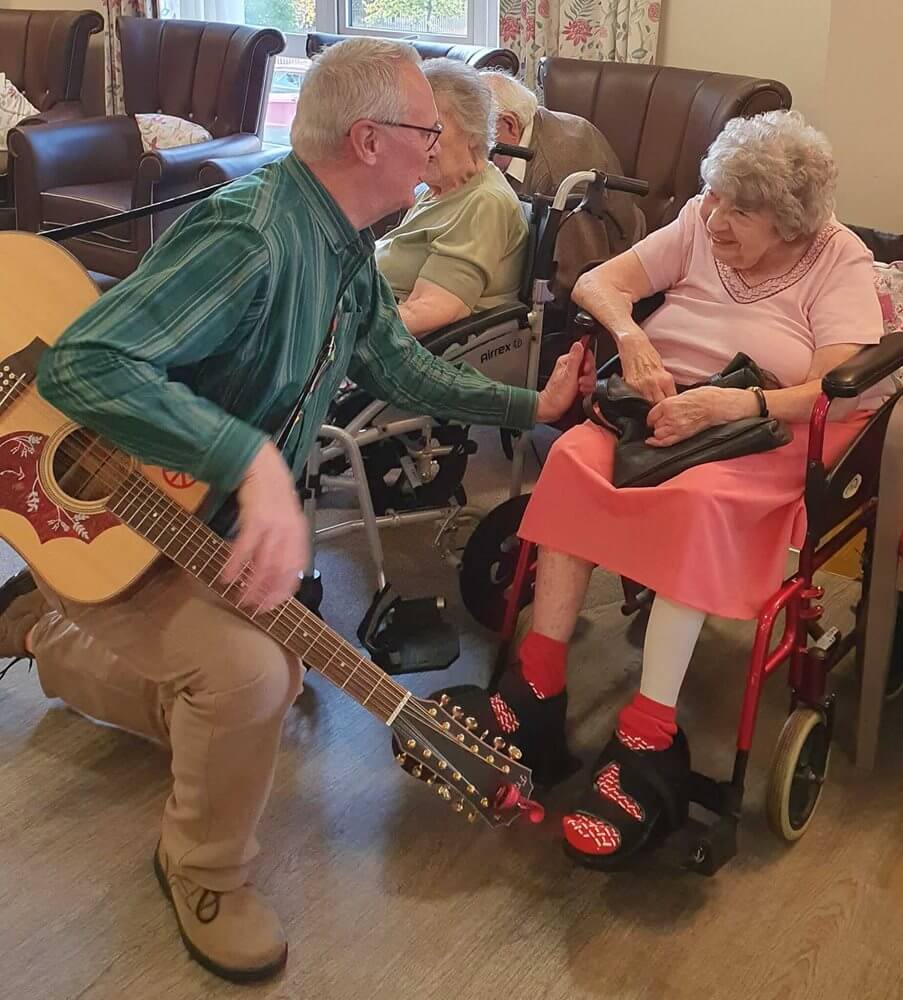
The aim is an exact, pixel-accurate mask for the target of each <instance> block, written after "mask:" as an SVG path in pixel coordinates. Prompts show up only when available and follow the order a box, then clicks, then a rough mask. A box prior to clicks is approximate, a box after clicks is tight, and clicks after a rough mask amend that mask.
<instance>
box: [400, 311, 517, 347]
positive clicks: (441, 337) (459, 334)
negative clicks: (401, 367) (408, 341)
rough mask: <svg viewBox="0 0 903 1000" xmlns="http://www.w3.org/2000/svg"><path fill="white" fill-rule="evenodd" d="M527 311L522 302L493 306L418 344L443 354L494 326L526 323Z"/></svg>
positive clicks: (451, 325) (435, 332)
mask: <svg viewBox="0 0 903 1000" xmlns="http://www.w3.org/2000/svg"><path fill="white" fill-rule="evenodd" d="M529 311H530V310H529V309H528V308H527V306H525V305H524V304H523V302H515V303H513V304H512V305H507V306H495V308H493V309H486V310H485V311H484V312H478V313H474V314H473V315H472V316H468V317H467V319H460V320H458V322H457V323H450V324H449V325H448V326H443V327H442V328H441V329H440V330H434V331H433V332H432V333H428V334H427V335H426V336H425V337H424V338H423V339H422V340H421V341H420V343H421V344H423V346H424V347H425V348H426V349H427V350H428V351H432V352H433V354H440V355H441V354H444V353H445V352H446V351H447V350H448V349H449V347H451V346H452V344H463V343H464V342H465V341H467V340H469V339H470V338H471V337H473V336H475V335H476V334H478V333H485V331H486V330H489V329H491V328H492V327H494V326H501V325H502V323H509V322H511V320H516V321H517V322H518V323H521V322H522V323H524V324H526V322H527V316H528V314H529Z"/></svg>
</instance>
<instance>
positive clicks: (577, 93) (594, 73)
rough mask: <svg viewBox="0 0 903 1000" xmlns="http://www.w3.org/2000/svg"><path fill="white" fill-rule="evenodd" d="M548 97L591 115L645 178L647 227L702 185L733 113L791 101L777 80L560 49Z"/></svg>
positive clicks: (546, 66) (549, 70) (670, 215)
mask: <svg viewBox="0 0 903 1000" xmlns="http://www.w3.org/2000/svg"><path fill="white" fill-rule="evenodd" d="M539 77H540V82H541V84H542V86H543V89H544V92H545V104H546V107H548V108H549V109H550V110H552V111H566V112H568V113H570V114H572V115H581V116H582V117H583V118H587V119H589V121H591V122H592V123H593V124H594V125H595V126H596V127H597V128H598V129H599V130H600V131H601V132H603V133H604V134H605V135H606V136H607V137H608V140H609V142H611V144H612V146H613V147H614V150H615V152H616V153H617V154H618V158H619V159H620V161H621V164H622V166H623V168H624V172H625V173H626V174H628V175H630V176H631V177H640V178H642V179H643V180H644V181H648V182H649V185H650V190H649V194H648V195H647V196H646V197H645V198H641V199H637V204H638V205H639V206H640V208H642V210H643V212H644V213H645V215H646V221H647V224H648V229H649V231H650V232H651V231H652V230H653V229H658V228H659V227H660V226H663V225H666V224H667V223H669V222H671V221H672V220H673V219H674V218H676V216H677V214H678V212H680V210H681V208H683V206H684V205H685V204H686V203H687V201H689V199H690V198H692V197H693V196H694V195H695V194H697V193H698V192H699V186H700V179H699V164H700V161H701V160H702V157H703V155H704V154H705V151H706V149H707V148H708V147H709V145H710V143H711V142H712V140H713V139H714V138H715V137H716V136H717V135H718V133H719V132H720V131H721V130H722V129H723V128H724V126H725V124H726V123H727V122H728V120H729V119H731V118H736V117H741V116H742V117H750V116H752V115H756V114H759V113H761V112H763V111H774V110H777V109H780V108H789V107H790V101H791V96H790V91H789V90H788V89H787V87H785V86H784V84H783V83H779V82H778V81H777V80H767V79H756V78H755V77H749V76H733V75H730V74H727V73H710V72H706V71H704V70H692V69H677V68H676V67H673V66H645V65H635V64H632V63H616V62H590V61H584V60H581V59H564V58H560V57H557V56H554V57H549V58H548V59H545V60H543V61H542V63H541V65H540V69H539Z"/></svg>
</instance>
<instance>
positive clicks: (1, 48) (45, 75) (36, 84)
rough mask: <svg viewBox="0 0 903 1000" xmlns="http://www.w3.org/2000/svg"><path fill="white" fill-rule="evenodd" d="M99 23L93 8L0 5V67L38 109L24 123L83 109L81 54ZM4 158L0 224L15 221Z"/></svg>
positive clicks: (76, 114) (0, 160)
mask: <svg viewBox="0 0 903 1000" xmlns="http://www.w3.org/2000/svg"><path fill="white" fill-rule="evenodd" d="M102 28H103V18H102V17H101V16H100V14H98V13H97V12H96V11H93V10H0V72H2V73H5V74H6V76H7V78H8V79H9V80H10V81H11V82H12V83H13V85H14V86H15V87H16V88H17V89H18V90H19V91H21V93H23V94H24V95H25V96H26V97H27V98H28V100H29V101H30V102H31V104H32V105H34V107H36V108H37V109H38V112H39V117H36V118H29V119H28V122H34V123H37V122H49V121H63V120H65V119H69V118H80V117H81V116H82V115H83V114H84V111H83V108H82V104H81V91H82V77H83V75H84V71H85V53H86V51H87V48H88V39H89V38H90V37H91V35H93V34H95V33H96V32H98V31H100V30H101V29H102ZM22 124H25V123H22ZM7 160H8V157H7V154H6V152H5V151H0V229H5V228H9V227H10V226H11V225H12V224H13V222H14V220H15V215H14V212H13V197H12V175H11V173H9V171H8V162H7Z"/></svg>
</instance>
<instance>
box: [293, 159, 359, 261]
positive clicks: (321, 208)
mask: <svg viewBox="0 0 903 1000" xmlns="http://www.w3.org/2000/svg"><path fill="white" fill-rule="evenodd" d="M282 167H283V169H284V170H285V172H286V173H287V174H288V175H289V177H291V179H292V180H293V181H294V182H295V183H296V184H297V185H298V187H299V188H301V190H302V192H303V193H304V194H305V195H307V198H308V203H309V204H310V206H311V208H312V209H313V213H314V217H315V219H316V220H317V222H319V224H320V227H321V228H322V230H323V232H324V233H325V235H326V239H327V240H328V241H329V243H330V244H331V245H332V248H333V250H335V251H336V252H337V253H343V252H345V251H347V250H352V251H353V250H359V251H361V250H362V251H365V252H366V251H367V250H372V249H373V234H372V233H371V232H370V230H369V229H365V230H364V231H363V232H358V231H357V230H356V229H355V228H354V226H352V225H351V222H350V221H349V219H348V216H347V215H345V213H344V212H343V211H342V210H341V208H339V206H338V203H337V202H336V200H335V199H334V198H333V197H332V195H331V194H330V193H329V192H328V191H327V190H326V188H325V187H323V185H322V184H321V183H320V182H319V181H318V180H317V178H316V177H315V176H314V175H313V172H312V171H311V169H310V167H308V166H307V164H306V163H302V162H301V160H299V159H298V157H297V156H295V154H294V153H289V154H288V155H287V156H286V157H285V158H284V159H283V160H282Z"/></svg>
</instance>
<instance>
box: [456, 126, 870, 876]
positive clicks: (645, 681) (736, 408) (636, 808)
mask: <svg viewBox="0 0 903 1000" xmlns="http://www.w3.org/2000/svg"><path fill="white" fill-rule="evenodd" d="M701 173H702V179H703V181H704V183H705V187H704V190H703V193H702V194H701V195H699V196H697V197H696V198H694V199H692V200H691V201H690V202H688V203H687V205H686V206H685V207H684V209H683V210H682V211H681V213H680V215H679V217H678V218H677V219H676V220H675V221H674V222H673V223H671V224H670V225H668V226H666V227H664V228H663V229H660V230H658V231H657V232H655V233H652V234H651V235H649V236H647V237H646V238H645V239H644V240H642V241H641V242H640V243H638V244H637V246H636V247H634V248H633V249H632V250H629V251H627V252H626V253H624V254H621V255H620V256H618V257H615V258H613V259H612V260H611V261H609V262H607V263H605V264H603V265H601V266H600V267H597V268H595V269H594V270H592V271H590V272H588V273H586V274H585V275H584V276H583V277H581V278H580V279H579V281H578V282H577V285H576V287H575V289H574V299H575V300H576V302H577V303H578V305H580V306H581V307H582V308H583V309H585V310H587V311H588V312H589V313H591V314H592V315H593V316H594V317H595V319H597V320H598V321H599V322H600V323H602V324H603V325H604V326H606V327H607V328H608V329H609V330H610V331H611V332H612V334H613V336H614V337H615V340H616V342H617V347H618V352H619V355H620V361H621V365H622V369H623V377H624V380H625V381H626V382H627V383H628V385H629V386H630V387H631V388H632V389H633V390H635V391H636V392H638V393H639V394H641V395H642V396H643V397H644V398H645V399H646V400H648V401H649V402H650V403H653V404H654V406H653V407H652V409H651V411H650V412H649V417H648V426H649V438H648V444H650V445H652V446H655V447H663V448H667V447H668V446H670V445H673V444H675V443H677V442H680V441H682V440H684V439H686V438H689V437H691V436H693V435H695V434H697V433H698V432H700V431H703V430H705V429H706V428H709V427H713V426H716V425H720V424H725V423H728V422H730V421H734V420H739V419H741V418H745V417H754V416H757V415H760V414H761V415H763V416H764V415H768V414H770V415H771V416H773V417H775V418H778V419H780V420H782V421H784V422H786V423H787V424H788V425H789V427H790V429H791V431H792V432H793V439H792V441H791V442H790V443H789V444H786V445H785V446H784V447H781V448H778V449H776V450H772V451H767V452H762V453H758V454H752V455H746V456H745V457H742V458H735V459H730V460H723V461H712V462H709V463H708V464H702V465H697V466H695V467H692V468H689V469H687V470H686V471H684V472H682V473H681V474H680V475H678V476H676V477H674V478H672V479H670V480H668V481H666V482H664V483H662V484H661V485H659V486H654V487H646V488H642V489H616V488H614V487H613V486H612V484H611V476H612V468H613V455H614V450H615V441H616V438H615V436H614V435H613V434H612V433H611V432H610V431H608V430H606V429H603V428H601V427H599V426H597V425H596V424H594V423H592V422H587V423H584V424H582V425H581V426H578V427H575V428H573V429H572V430H570V431H568V432H567V433H566V434H564V435H563V436H562V437H561V438H560V439H559V440H558V441H557V442H556V444H555V445H554V446H553V448H552V450H551V453H550V455H549V458H548V460H547V461H546V464H545V466H544V468H543V471H542V474H541V476H540V479H539V482H538V484H537V487H536V490H535V492H534V493H533V496H532V499H531V501H530V504H529V506H528V508H527V510H526V513H525V516H524V518H523V522H522V524H521V528H520V534H521V537H522V538H524V539H526V540H528V541H531V542H534V543H536V544H537V545H538V546H539V559H538V566H537V577H536V591H535V605H534V609H533V620H532V631H530V632H529V633H528V634H527V635H526V637H525V638H524V640H523V642H522V643H521V645H520V648H519V650H518V658H517V662H516V664H515V665H514V667H513V668H512V669H510V670H508V671H507V672H506V673H505V675H504V676H503V677H502V679H501V681H500V684H499V687H498V690H497V691H495V692H494V693H490V692H486V691H481V690H480V689H471V690H470V691H469V692H468V697H467V699H465V698H464V697H463V696H460V695H457V696H456V697H455V700H456V701H457V702H459V703H460V705H461V706H462V708H463V709H464V710H465V712H466V714H468V715H471V716H475V717H477V719H478V722H479V724H480V725H481V726H484V727H487V728H488V729H489V731H490V738H492V737H493V736H496V735H498V736H499V737H501V738H503V739H505V740H509V741H513V742H515V743H516V744H517V746H518V747H519V748H520V749H521V750H522V752H523V757H524V760H525V762H527V763H528V764H529V765H530V766H531V767H533V769H534V776H535V777H536V778H537V779H538V780H541V781H544V783H547V784H551V783H553V782H554V781H556V780H560V779H561V778H562V777H564V776H566V774H567V773H569V771H570V770H571V769H572V766H573V764H572V759H571V757H570V754H569V752H568V747H567V741H566V736H565V715H566V706H567V693H566V686H565V682H566V661H567V652H568V643H569V641H570V639H571V636H572V634H573V631H574V627H575V624H576V621H577V616H578V614H579V612H580V609H581V606H582V604H583V600H584V596H585V594H586V589H587V585H588V583H589V579H590V575H591V573H592V570H593V568H594V567H595V566H602V567H604V568H606V569H607V570H610V571H612V572H614V573H617V574H620V575H622V576H624V577H627V578H629V579H631V580H634V581H636V582H638V583H641V584H643V585H644V586H646V587H648V588H649V589H650V590H651V591H653V592H654V593H655V595H656V596H655V599H654V602H653V605H652V609H651V614H650V617H649V622H648V627H647V632H646V640H645V648H644V655H643V671H642V678H641V683H640V689H639V691H638V692H637V694H636V695H635V697H634V698H633V699H632V700H631V701H630V703H629V704H628V705H626V706H625V707H624V708H623V709H622V710H621V711H620V714H619V716H618V720H617V726H616V731H615V734H614V735H613V736H612V738H611V740H610V741H609V742H608V743H607V744H606V746H605V748H604V749H603V750H602V752H601V755H600V757H599V759H598V760H597V761H596V763H595V765H594V767H593V769H592V779H591V783H590V785H589V787H587V788H586V790H585V793H584V795H583V797H582V798H581V800H580V801H579V802H578V803H577V804H576V806H575V807H574V808H573V809H572V810H571V811H570V812H569V813H568V814H567V815H566V816H565V818H564V820H563V832H564V837H565V849H566V850H567V852H568V853H569V854H570V855H571V856H572V857H573V858H575V859H576V860H577V861H579V862H580V863H583V864H585V865H587V866H589V867H594V868H601V869H613V868H616V867H618V866H620V865H621V864H623V863H624V861H625V860H626V859H627V858H628V857H629V856H630V855H632V854H635V853H636V852H637V851H638V850H640V849H641V848H643V847H644V846H645V845H647V844H648V843H650V842H651V840H652V838H653V834H655V833H656V831H658V832H666V831H667V830H668V829H670V828H673V826H675V825H679V824H677V823H675V821H674V819H673V818H674V817H675V816H681V817H685V816H686V808H687V784H688V778H689V772H690V754H689V748H688V744H687V740H686V738H685V736H684V734H683V732H682V731H681V730H680V729H679V728H678V726H677V722H676V704H677V698H678V693H679V691H680V688H681V684H682V682H683V678H684V675H685V673H686V670H687V667H688V665H689V662H690V657H691V655H692V653H693V649H694V647H695V645H696V641H697V638H698V636H699V633H700V630H701V628H702V625H703V623H704V621H705V618H706V616H707V615H709V614H712V615H719V616H722V617H727V618H737V619H750V618H754V617H756V616H757V614H758V613H759V610H760V608H761V606H762V605H763V603H764V602H765V600H766V599H767V598H768V597H769V596H770V595H771V593H773V592H774V591H775V590H776V589H777V587H778V586H779V584H780V581H781V579H782V575H783V571H784V566H785V560H786V555H787V549H788V546H789V545H791V544H798V543H799V541H800V540H801V537H802V534H803V529H804V524H803V521H804V509H803V505H802V499H801V498H802V495H803V491H804V477H805V474H806V449H807V445H808V433H807V421H808V420H809V417H810V413H811V410H812V406H813V403H814V402H815V400H816V398H817V397H818V395H819V392H820V382H821V377H822V376H823V375H824V374H826V373H827V372H828V371H829V370H831V369H833V368H834V367H835V366H837V365H839V364H841V363H843V362H844V361H846V360H847V359H849V358H851V357H852V356H853V355H854V354H856V353H857V351H858V350H859V349H860V348H861V347H862V346H863V345H867V344H875V343H877V342H878V341H879V340H880V338H881V336H882V317H881V310H880V307H879V304H878V299H877V295H876V292H875V286H874V281H873V266H872V265H873V258H872V255H871V253H870V252H869V251H868V250H867V249H866V248H865V246H864V245H863V244H862V243H861V241H860V240H859V239H858V237H856V236H855V235H854V234H853V233H851V232H850V231H849V230H848V229H846V228H845V227H844V226H842V225H840V224H838V222H837V221H836V219H835V217H834V215H833V207H834V191H835V182H836V168H835V164H834V160H833V156H832V153H831V149H830V146H829V144H828V142H827V140H826V138H825V137H824V136H823V135H822V134H821V133H819V132H817V131H816V130H815V129H814V128H812V127H810V126H808V125H807V124H806V123H805V122H804V120H803V119H802V117H801V116H800V115H799V114H797V113H795V112H769V113H767V114H764V115H760V116H757V117H755V118H753V119H734V120H732V121H731V122H729V123H728V125H727V126H726V128H725V130H724V131H723V133H722V134H721V135H720V136H719V137H718V138H717V139H716V140H715V141H714V143H713V144H712V145H711V147H710V148H709V150H708V153H707V155H706V157H705V159H704V160H703V162H702V168H701ZM655 292H664V293H665V297H664V304H663V305H662V306H661V307H660V308H659V309H658V310H657V311H656V312H655V313H653V315H652V316H651V318H649V319H648V320H647V321H646V323H645V327H644V328H640V327H639V326H637V324H636V323H635V322H634V321H633V319H632V316H631V307H632V306H633V304H634V303H636V302H638V301H639V300H640V299H643V298H646V297H648V296H650V295H652V294H653V293H655ZM737 352H745V353H747V354H748V355H749V356H750V357H752V359H753V360H754V361H755V362H757V363H758V364H759V365H760V366H762V367H763V368H766V369H768V370H769V371H770V372H772V373H774V374H775V376H776V378H777V382H778V384H779V386H780V387H779V388H775V389H772V390H769V391H764V392H763V391H762V390H761V389H759V388H757V389H756V390H755V391H749V390H747V389H728V388H717V387H712V386H706V387H702V388H696V389H690V390H689V391H682V392H678V389H679V387H681V386H689V385H693V384H694V383H697V382H699V381H702V380H705V379H706V378H707V377H709V376H711V375H712V374H713V373H714V372H717V371H719V370H721V369H722V368H723V367H724V366H725V365H726V364H727V362H729V361H730V360H731V358H732V357H733V356H734V355H735V354H736V353H737ZM870 393H873V394H874V395H875V397H876V398H873V399H871V400H870V399H869V398H868V396H869V394H870ZM870 393H867V394H865V395H863V396H862V397H859V398H858V399H852V400H845V401H843V402H841V403H840V404H838V403H835V404H834V405H833V406H832V409H831V419H832V423H829V424H828V426H827V432H826V436H825V448H824V455H825V460H826V462H828V463H829V464H831V463H833V462H834V461H836V459H837V457H838V456H839V455H840V454H841V453H842V451H843V450H844V448H845V446H847V445H848V444H849V443H850V442H851V441H852V439H853V438H854V437H855V436H856V434H857V432H858V431H859V430H860V429H861V428H862V427H863V426H864V424H865V422H866V420H867V419H868V415H869V410H870V409H873V408H874V407H875V405H877V403H878V402H879V400H880V398H881V394H880V392H879V391H878V390H877V389H876V390H870ZM844 407H845V408H844ZM727 667H728V665H726V668H727ZM681 821H682V820H681Z"/></svg>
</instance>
